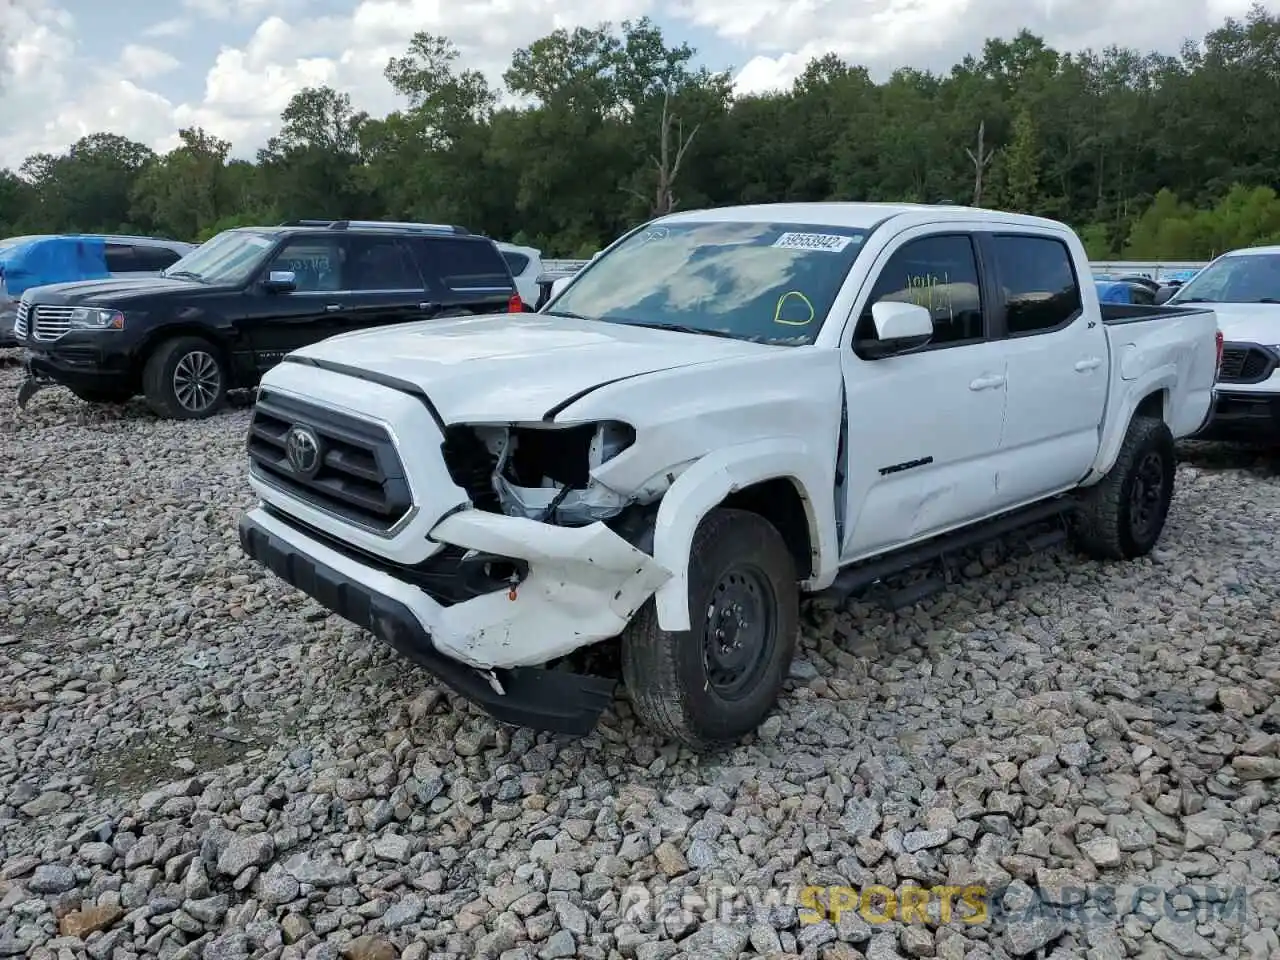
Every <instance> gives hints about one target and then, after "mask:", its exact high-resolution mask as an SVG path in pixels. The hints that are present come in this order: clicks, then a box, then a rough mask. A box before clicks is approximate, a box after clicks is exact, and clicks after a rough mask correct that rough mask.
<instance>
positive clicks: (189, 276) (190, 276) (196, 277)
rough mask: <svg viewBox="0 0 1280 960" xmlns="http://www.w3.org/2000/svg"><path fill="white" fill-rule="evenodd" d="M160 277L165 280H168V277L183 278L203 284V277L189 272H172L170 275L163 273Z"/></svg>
mask: <svg viewBox="0 0 1280 960" xmlns="http://www.w3.org/2000/svg"><path fill="white" fill-rule="evenodd" d="M161 276H163V277H164V278H165V279H168V278H170V277H185V278H186V279H188V280H194V281H196V282H197V283H204V282H205V279H204V277H202V276H200V274H198V273H192V272H191V271H190V270H174V271H173V272H172V273H164V274H161Z"/></svg>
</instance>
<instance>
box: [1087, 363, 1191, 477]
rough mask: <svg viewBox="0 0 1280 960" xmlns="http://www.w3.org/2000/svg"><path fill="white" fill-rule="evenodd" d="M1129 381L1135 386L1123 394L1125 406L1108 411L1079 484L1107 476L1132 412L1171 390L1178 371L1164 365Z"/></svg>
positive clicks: (1124, 435)
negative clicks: (1090, 465) (1089, 465)
mask: <svg viewBox="0 0 1280 960" xmlns="http://www.w3.org/2000/svg"><path fill="white" fill-rule="evenodd" d="M1129 382H1132V383H1133V384H1134V386H1133V387H1132V389H1129V390H1126V391H1125V392H1124V398H1123V404H1124V405H1123V406H1122V407H1120V408H1119V409H1118V410H1117V411H1116V415H1114V416H1112V415H1111V414H1110V412H1109V411H1108V415H1107V418H1106V421H1105V424H1104V431H1103V434H1102V442H1101V443H1100V444H1099V446H1098V458H1097V459H1096V460H1095V461H1094V462H1093V469H1092V470H1090V471H1089V475H1088V476H1087V477H1085V479H1084V481H1083V484H1082V485H1086V486H1087V485H1090V484H1093V483H1096V482H1097V481H1099V480H1101V479H1102V478H1103V477H1105V476H1106V475H1107V471H1109V470H1110V469H1111V468H1112V467H1113V466H1114V465H1115V462H1116V458H1117V457H1118V456H1120V447H1121V446H1122V445H1123V444H1124V438H1125V437H1126V436H1127V435H1128V433H1129V424H1131V423H1132V422H1133V415H1134V412H1135V411H1136V410H1137V409H1138V407H1139V405H1140V404H1141V403H1142V402H1143V401H1144V400H1146V399H1147V397H1149V396H1151V395H1152V394H1153V393H1162V392H1164V391H1166V390H1169V391H1171V390H1172V388H1173V387H1174V386H1175V385H1176V384H1177V382H1178V368H1177V367H1175V366H1174V365H1173V364H1166V365H1164V366H1160V367H1157V368H1156V369H1154V370H1152V371H1150V372H1149V373H1147V374H1146V375H1145V376H1143V377H1142V378H1141V379H1139V380H1136V381H1129Z"/></svg>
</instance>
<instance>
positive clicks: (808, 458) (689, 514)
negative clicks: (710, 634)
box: [653, 437, 839, 632]
mask: <svg viewBox="0 0 1280 960" xmlns="http://www.w3.org/2000/svg"><path fill="white" fill-rule="evenodd" d="M781 478H785V479H789V480H791V481H792V482H793V483H795V484H796V486H797V487H798V488H799V492H800V494H801V496H802V497H803V498H804V500H805V507H806V510H805V512H806V514H807V515H808V520H809V537H810V542H811V543H812V544H813V549H814V553H815V554H816V556H815V558H814V560H815V562H814V570H815V574H814V576H812V577H810V578H809V579H808V580H805V581H804V582H803V586H804V588H805V589H808V590H821V589H823V588H824V587H827V586H830V584H831V582H832V581H833V580H834V579H835V575H836V571H837V569H838V566H839V558H838V547H837V544H836V538H835V529H836V518H835V508H834V505H833V497H832V491H833V489H834V486H835V451H833V450H824V451H817V450H814V449H813V448H812V447H811V446H810V445H808V444H806V443H805V442H804V441H803V440H800V439H799V438H796V437H781V438H776V439H769V440H758V441H754V442H752V443H744V444H738V445H735V446H732V447H726V448H724V449H722V450H717V451H716V452H714V453H710V454H708V455H707V456H705V457H703V458H702V459H701V460H699V461H698V462H697V463H695V464H694V465H693V466H691V467H689V468H688V469H687V470H685V471H684V473H682V474H680V476H679V478H677V480H676V482H675V483H673V484H672V485H671V489H669V490H668V491H667V493H666V495H665V496H664V497H663V498H662V503H661V505H660V506H659V507H658V517H657V521H656V525H655V527H654V533H653V559H654V560H656V561H657V562H658V563H659V564H660V565H661V566H662V567H664V568H666V569H667V570H670V571H671V573H672V577H671V579H670V580H668V581H667V582H666V583H664V584H663V585H662V586H661V587H659V588H658V590H657V592H656V593H655V594H654V604H655V605H656V607H657V613H658V624H659V625H660V626H661V627H662V629H663V630H668V631H673V632H675V631H681V630H688V629H689V628H690V623H689V552H690V550H691V549H692V547H693V535H694V533H695V532H696V531H697V529H698V524H699V523H701V522H702V518H703V517H704V516H706V515H707V513H708V512H709V511H710V510H711V509H712V508H714V507H715V506H716V505H717V504H718V503H720V502H721V501H722V500H724V498H725V497H727V496H729V494H731V493H733V492H735V491H737V490H741V489H743V488H744V487H749V486H751V485H752V484H756V483H761V482H763V481H765V480H777V479H781Z"/></svg>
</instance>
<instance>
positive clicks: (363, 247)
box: [344, 236, 423, 293]
mask: <svg viewBox="0 0 1280 960" xmlns="http://www.w3.org/2000/svg"><path fill="white" fill-rule="evenodd" d="M347 242H348V244H349V249H350V254H349V256H348V259H347V272H346V277H347V279H346V284H345V286H344V289H346V290H360V291H365V292H375V291H382V292H387V293H391V292H400V291H411V290H412V291H420V290H422V288H423V285H422V276H421V275H420V274H419V273H418V268H417V266H416V265H415V264H414V262H413V256H412V254H411V253H410V251H409V247H408V245H407V244H405V242H404V241H403V240H401V239H399V238H398V237H362V236H352V237H350V238H349V239H348V241H347Z"/></svg>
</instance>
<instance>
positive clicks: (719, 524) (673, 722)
mask: <svg viewBox="0 0 1280 960" xmlns="http://www.w3.org/2000/svg"><path fill="white" fill-rule="evenodd" d="M742 528H745V529H747V530H749V531H750V533H751V535H752V536H754V537H757V538H759V539H760V540H762V541H763V542H764V544H766V545H767V549H768V553H769V554H770V556H767V557H762V558H760V559H761V564H760V565H761V567H763V568H765V569H766V570H767V569H769V568H770V567H771V566H774V567H777V568H780V569H779V572H780V574H781V575H780V576H779V577H777V578H775V582H774V583H773V587H774V589H775V591H777V592H778V603H779V607H780V611H781V614H782V626H783V635H782V636H781V637H780V639H779V643H780V644H781V645H782V647H783V648H784V650H785V653H784V655H783V657H782V661H783V663H782V670H781V676H780V677H779V678H778V681H777V686H778V688H779V690H780V689H781V686H782V683H783V681H785V679H786V676H787V672H788V671H789V670H790V668H791V660H792V657H793V656H794V652H795V642H796V634H797V632H798V630H799V608H800V593H799V585H798V583H797V581H796V576H795V561H794V560H793V559H792V557H791V552H790V550H789V549H788V548H787V544H786V541H785V540H783V538H782V535H781V534H780V533H779V532H778V531H777V529H776V528H775V527H774V526H773V524H771V523H769V521H768V520H766V519H764V518H763V517H761V516H760V515H758V514H755V513H751V512H750V511H746V510H734V509H724V508H719V509H715V510H712V511H711V512H710V513H708V514H707V516H706V517H704V518H703V520H702V522H701V523H700V524H699V526H698V529H697V531H696V532H695V533H694V536H693V543H692V545H691V547H690V550H689V556H690V558H691V559H690V564H689V589H690V593H691V594H694V593H695V592H699V593H700V592H701V589H702V583H701V581H700V578H702V577H703V576H705V574H703V573H702V571H701V569H700V567H699V563H698V560H699V557H701V556H702V555H703V553H704V552H705V551H707V550H709V549H710V548H711V546H712V545H713V544H715V543H716V542H717V541H718V540H719V539H720V538H721V537H723V536H725V535H726V533H727V532H729V531H734V530H735V529H742ZM692 622H693V618H692V616H691V625H692ZM691 634H692V631H688V632H685V631H681V632H678V633H673V632H668V631H665V630H663V629H662V627H661V626H660V625H659V623H658V609H657V606H656V604H655V603H654V601H653V600H652V599H650V600H648V601H647V602H646V603H645V604H644V606H642V607H641V608H640V609H639V611H637V613H636V615H635V616H634V617H633V618H632V620H631V622H630V623H629V624H628V626H627V629H626V631H625V632H624V633H623V636H622V679H623V684H624V686H625V688H626V691H627V695H628V697H629V699H630V701H631V705H632V709H633V710H634V711H635V713H636V715H637V716H638V717H639V719H640V720H641V722H643V723H644V725H645V726H647V727H648V728H649V729H650V730H651V731H653V732H654V733H657V734H658V735H659V736H662V737H664V738H665V739H668V740H674V741H677V742H679V743H682V744H684V745H685V746H687V747H689V748H691V749H693V750H694V751H695V752H699V753H704V752H711V751H715V750H718V749H721V748H724V747H728V746H730V745H732V744H733V743H735V742H736V741H737V740H738V739H740V736H741V735H738V736H733V737H709V736H707V735H705V734H703V733H702V732H701V731H699V730H698V729H697V728H696V724H695V720H694V718H693V717H692V716H691V714H690V711H689V704H688V703H687V702H686V701H685V699H684V697H683V695H682V690H681V681H680V678H679V671H678V665H677V662H676V655H677V651H678V650H679V649H680V648H681V644H683V643H690V642H694V641H693V639H692V636H691ZM775 701H776V694H775Z"/></svg>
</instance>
